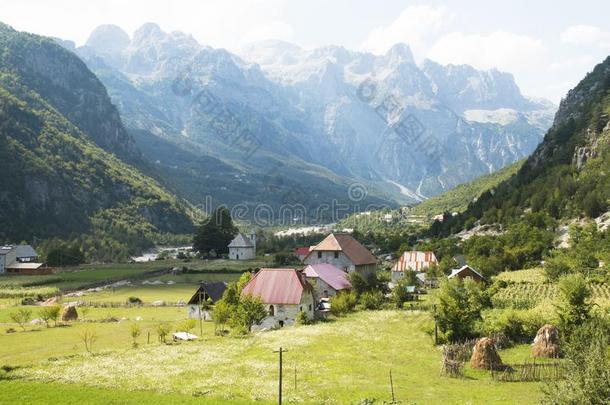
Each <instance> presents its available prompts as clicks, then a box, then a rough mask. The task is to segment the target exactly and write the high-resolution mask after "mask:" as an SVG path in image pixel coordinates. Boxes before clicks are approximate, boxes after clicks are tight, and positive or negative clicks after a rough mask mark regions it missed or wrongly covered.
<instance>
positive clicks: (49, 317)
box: [40, 305, 61, 328]
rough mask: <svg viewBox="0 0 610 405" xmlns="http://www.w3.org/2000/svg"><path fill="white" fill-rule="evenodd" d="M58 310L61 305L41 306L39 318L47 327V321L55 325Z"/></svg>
mask: <svg viewBox="0 0 610 405" xmlns="http://www.w3.org/2000/svg"><path fill="white" fill-rule="evenodd" d="M60 312H61V307H60V306H59V305H53V306H49V307H42V308H41V309H40V318H41V319H42V320H43V321H44V322H45V323H46V325H47V328H48V327H49V321H53V323H54V324H55V325H57V318H59V313H60Z"/></svg>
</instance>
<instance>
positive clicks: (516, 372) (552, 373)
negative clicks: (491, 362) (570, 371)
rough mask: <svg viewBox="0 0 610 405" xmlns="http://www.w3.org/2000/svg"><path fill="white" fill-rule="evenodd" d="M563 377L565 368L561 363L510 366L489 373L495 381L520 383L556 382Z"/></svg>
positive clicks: (533, 363)
mask: <svg viewBox="0 0 610 405" xmlns="http://www.w3.org/2000/svg"><path fill="white" fill-rule="evenodd" d="M564 377H565V368H564V365H563V363H561V362H558V361H557V362H548V363H536V362H531V363H523V364H511V365H510V366H507V368H506V369H505V370H502V371H494V370H492V371H491V378H492V379H494V380H496V381H507V382H517V381H519V382H521V381H544V380H558V379H562V378H564Z"/></svg>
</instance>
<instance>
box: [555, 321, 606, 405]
mask: <svg viewBox="0 0 610 405" xmlns="http://www.w3.org/2000/svg"><path fill="white" fill-rule="evenodd" d="M608 332H609V330H608V325H607V324H605V323H604V322H603V321H601V320H594V321H588V322H587V323H585V324H583V325H582V326H579V327H576V328H575V329H574V331H573V334H572V335H571V336H570V338H569V339H568V344H567V345H566V346H565V354H566V356H565V357H566V361H565V367H566V370H565V371H566V375H567V376H568V378H565V379H561V380H558V381H551V382H549V383H547V384H546V386H544V387H543V392H544V394H545V397H546V398H545V399H546V401H545V402H547V403H550V404H607V403H608V398H610V384H608V381H610V359H609V358H608V348H609V345H610V342H609V339H608Z"/></svg>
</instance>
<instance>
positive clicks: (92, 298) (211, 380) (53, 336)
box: [0, 261, 541, 404]
mask: <svg viewBox="0 0 610 405" xmlns="http://www.w3.org/2000/svg"><path fill="white" fill-rule="evenodd" d="M181 265H182V263H181V262H172V261H167V262H151V263H144V264H125V265H117V266H112V265H104V266H84V267H81V268H74V269H66V270H65V271H62V272H61V273H58V274H56V275H53V276H41V277H47V279H44V278H41V277H22V278H20V277H3V278H2V279H0V284H1V285H2V288H5V289H8V290H13V291H19V290H20V289H29V288H39V287H44V288H55V289H57V291H60V292H68V291H74V290H75V286H79V288H89V287H90V286H92V285H99V283H100V281H102V280H106V281H109V282H114V281H119V280H127V279H129V280H130V282H131V284H129V285H125V286H121V287H116V288H108V289H104V290H101V291H94V292H89V293H87V294H85V295H82V296H78V297H66V296H64V297H63V298H62V301H63V302H70V301H84V302H85V303H91V304H92V305H87V306H81V307H78V311H79V320H78V321H74V322H70V323H67V324H66V325H64V326H57V327H54V326H52V327H50V328H47V327H46V326H45V325H32V324H28V325H26V326H25V329H26V330H25V331H23V330H22V328H20V327H19V325H17V324H16V323H14V322H13V321H12V320H11V318H10V314H11V313H12V312H14V311H15V310H16V309H18V308H28V309H30V310H31V312H32V318H37V317H38V315H37V314H38V311H40V307H37V306H21V305H20V300H19V299H17V298H14V297H11V298H2V299H0V367H2V369H0V390H2V392H3V395H2V396H1V398H0V403H15V402H23V401H26V402H27V403H32V404H47V403H48V404H54V403H75V404H76V403H82V402H83V401H86V402H87V403H92V404H97V403H99V404H115V403H116V404H131V403H133V404H136V403H143V402H153V403H161V402H163V403H168V404H174V403H175V404H178V403H180V404H183V403H184V404H189V403H198V404H216V403H236V404H240V403H244V404H245V403H252V402H256V403H262V404H266V403H274V402H275V401H276V396H277V354H276V353H273V351H274V350H276V349H277V348H279V347H280V346H282V347H283V348H285V349H287V350H288V352H287V353H286V354H285V355H284V361H285V362H284V367H285V369H284V370H285V382H284V395H285V399H286V402H287V403H316V404H320V403H322V404H344V403H359V401H363V400H365V399H376V400H377V401H379V403H382V402H383V401H389V400H390V399H391V393H390V387H389V374H390V370H391V372H392V376H393V382H394V391H395V395H396V398H397V399H398V400H400V401H402V402H403V403H426V404H428V403H439V404H440V403H473V404H479V403H480V404H483V403H533V402H537V401H538V400H539V398H540V395H541V394H540V390H539V383H532V382H528V383H525V382H521V383H502V382H496V381H493V380H492V379H491V377H490V375H489V374H488V373H487V372H481V371H476V370H472V369H469V367H468V365H467V366H466V370H465V377H464V378H460V379H453V378H448V377H445V376H442V375H441V373H440V366H441V351H440V348H437V347H434V346H433V345H432V340H431V338H430V336H429V335H428V334H427V333H425V332H424V330H425V329H429V328H430V325H431V323H432V320H431V317H430V314H429V313H425V312H418V311H399V310H382V311H361V312H356V313H353V314H350V315H348V316H346V317H342V318H338V319H333V320H331V321H328V322H323V323H317V324H315V325H308V326H298V327H292V328H286V329H282V330H277V331H270V332H264V333H259V334H254V335H252V336H248V337H235V336H231V335H230V336H225V337H220V336H216V334H215V333H214V325H213V323H211V322H204V323H203V324H202V325H201V326H200V325H199V324H197V325H196V327H195V329H194V330H193V331H192V332H193V333H195V334H196V335H200V339H199V340H197V341H192V342H181V343H169V344H164V343H161V342H159V341H158V339H157V334H156V327H157V326H158V325H159V324H160V323H165V324H169V325H171V326H172V331H175V330H176V328H177V325H179V324H180V323H181V322H183V321H184V320H185V319H186V308H185V307H181V306H175V305H173V304H174V303H176V302H178V301H187V300H188V299H189V298H190V297H191V295H192V294H193V292H194V291H195V288H196V287H197V284H198V283H199V281H202V280H225V281H231V280H234V279H236V278H237V277H239V274H240V272H243V271H246V270H249V269H252V268H256V267H261V266H265V265H269V263H265V262H264V261H253V262H239V263H238V262H229V261H214V262H204V261H193V262H190V263H184V265H186V266H188V268H189V269H190V270H191V271H190V272H188V273H186V274H179V275H172V274H170V273H168V272H167V271H164V270H168V269H169V268H171V267H175V266H181ZM104 277H106V278H104ZM132 296H135V297H138V298H140V299H141V300H142V301H143V303H144V305H142V306H127V305H124V304H125V302H126V301H127V299H128V298H129V297H132ZM431 296H433V294H431ZM160 300H162V301H165V302H166V303H168V305H167V306H161V307H155V306H152V305H150V304H151V303H152V302H154V301H160ZM134 324H137V325H138V326H139V328H140V330H141V335H140V336H139V337H138V338H137V339H136V340H137V343H138V346H137V347H135V348H134V347H133V344H132V343H133V341H132V337H131V335H130V332H131V329H132V326H133V325H134ZM200 328H202V329H201V330H200ZM9 329H12V330H14V332H12V333H7V332H6V331H7V330H9ZM85 332H93V333H94V334H95V336H96V340H95V342H94V343H93V348H92V351H91V353H88V352H87V351H86V350H85V346H84V343H83V341H82V338H81V337H82V335H83V334H84V333H85ZM149 336H150V338H149ZM16 348H18V349H16ZM529 350H530V348H529V345H527V344H526V345H517V346H513V347H512V348H509V349H506V350H502V351H501V352H500V355H501V356H502V359H503V360H504V362H506V363H509V364H510V363H522V362H523V361H524V360H527V359H529ZM295 368H296V386H295ZM2 370H5V371H2ZM6 370H8V371H6Z"/></svg>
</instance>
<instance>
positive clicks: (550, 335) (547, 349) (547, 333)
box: [532, 325, 561, 358]
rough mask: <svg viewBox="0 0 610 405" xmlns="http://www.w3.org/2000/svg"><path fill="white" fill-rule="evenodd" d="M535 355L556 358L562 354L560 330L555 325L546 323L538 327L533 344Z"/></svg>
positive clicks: (533, 353)
mask: <svg viewBox="0 0 610 405" xmlns="http://www.w3.org/2000/svg"><path fill="white" fill-rule="evenodd" d="M532 355H533V356H534V357H550V358H556V357H559V356H560V355H561V351H560V349H559V330H557V328H556V327H554V326H553V325H544V326H543V327H542V328H540V329H538V333H536V337H535V338H534V343H533V344H532Z"/></svg>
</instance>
